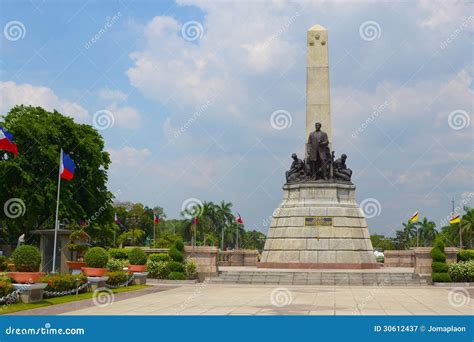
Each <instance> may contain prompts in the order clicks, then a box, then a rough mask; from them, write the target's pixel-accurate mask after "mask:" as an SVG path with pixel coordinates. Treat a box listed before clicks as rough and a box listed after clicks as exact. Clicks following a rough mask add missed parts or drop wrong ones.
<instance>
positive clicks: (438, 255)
mask: <svg viewBox="0 0 474 342" xmlns="http://www.w3.org/2000/svg"><path fill="white" fill-rule="evenodd" d="M430 255H431V258H432V259H433V261H435V262H446V255H444V252H443V251H442V250H441V249H439V248H438V247H434V248H433V249H432V250H431V252H430Z"/></svg>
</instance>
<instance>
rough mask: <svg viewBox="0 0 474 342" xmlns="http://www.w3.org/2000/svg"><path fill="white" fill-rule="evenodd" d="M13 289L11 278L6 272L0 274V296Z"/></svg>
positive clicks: (7, 293)
mask: <svg viewBox="0 0 474 342" xmlns="http://www.w3.org/2000/svg"><path fill="white" fill-rule="evenodd" d="M13 291H15V288H14V287H13V285H12V280H11V279H10V278H9V277H7V275H6V274H0V298H1V297H5V296H6V295H9V294H10V293H12V292H13Z"/></svg>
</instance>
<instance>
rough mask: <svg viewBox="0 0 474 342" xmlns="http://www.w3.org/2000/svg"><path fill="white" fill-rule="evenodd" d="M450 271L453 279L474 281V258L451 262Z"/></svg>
mask: <svg viewBox="0 0 474 342" xmlns="http://www.w3.org/2000/svg"><path fill="white" fill-rule="evenodd" d="M448 273H449V275H450V276H451V279H453V281H458V282H474V260H471V261H466V262H458V263H457V264H451V265H449V270H448Z"/></svg>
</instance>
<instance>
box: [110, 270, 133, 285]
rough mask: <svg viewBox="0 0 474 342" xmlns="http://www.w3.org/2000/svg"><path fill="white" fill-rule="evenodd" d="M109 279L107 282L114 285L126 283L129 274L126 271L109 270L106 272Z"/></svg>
mask: <svg viewBox="0 0 474 342" xmlns="http://www.w3.org/2000/svg"><path fill="white" fill-rule="evenodd" d="M106 275H107V276H108V277H109V279H107V281H106V284H107V285H112V286H119V285H125V283H126V282H127V280H128V274H127V272H124V271H114V272H107V274H106Z"/></svg>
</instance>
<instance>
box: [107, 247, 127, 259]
mask: <svg viewBox="0 0 474 342" xmlns="http://www.w3.org/2000/svg"><path fill="white" fill-rule="evenodd" d="M109 255H110V257H111V258H114V259H120V260H125V259H128V253H127V251H126V250H125V249H123V248H111V249H109Z"/></svg>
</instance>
